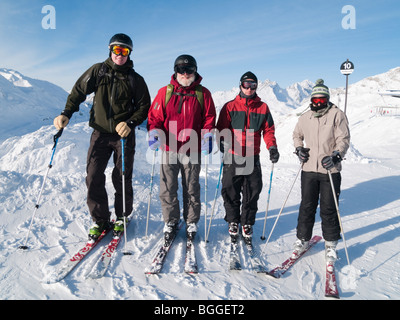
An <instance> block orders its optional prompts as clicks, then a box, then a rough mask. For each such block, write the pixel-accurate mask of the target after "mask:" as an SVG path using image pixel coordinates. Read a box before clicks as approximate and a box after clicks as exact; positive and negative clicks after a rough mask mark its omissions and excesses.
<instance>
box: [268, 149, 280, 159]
mask: <svg viewBox="0 0 400 320" xmlns="http://www.w3.org/2000/svg"><path fill="white" fill-rule="evenodd" d="M269 160H271V162H272V163H277V162H278V160H279V152H278V148H277V147H275V146H272V147H271V148H269Z"/></svg>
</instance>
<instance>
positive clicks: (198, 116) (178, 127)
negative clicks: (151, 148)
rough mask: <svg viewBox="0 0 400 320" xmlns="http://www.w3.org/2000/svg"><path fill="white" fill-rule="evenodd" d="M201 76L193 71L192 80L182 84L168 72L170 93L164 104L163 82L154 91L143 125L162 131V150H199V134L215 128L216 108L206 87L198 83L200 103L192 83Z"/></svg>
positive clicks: (201, 135)
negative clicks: (190, 82) (200, 95)
mask: <svg viewBox="0 0 400 320" xmlns="http://www.w3.org/2000/svg"><path fill="white" fill-rule="evenodd" d="M201 80H202V77H201V76H200V75H199V74H196V80H195V81H194V82H193V83H192V84H191V85H190V86H189V87H182V86H181V85H180V84H179V83H178V82H177V81H176V79H175V76H174V75H172V77H171V82H170V83H171V84H172V85H173V86H174V90H173V92H174V94H172V95H171V98H170V100H169V101H168V103H167V106H166V105H165V100H166V93H167V86H165V87H163V88H161V89H160V90H159V91H158V93H157V96H156V97H155V99H154V101H153V103H152V105H151V107H150V109H149V114H148V120H147V129H148V131H151V130H153V129H158V130H159V131H160V130H161V131H162V132H163V133H164V134H165V136H163V137H161V141H162V145H163V146H162V148H163V149H164V150H166V151H174V152H184V153H190V152H191V151H192V152H200V144H201V138H202V137H203V136H204V134H205V133H207V132H210V131H212V130H213V129H215V118H216V111H215V106H214V101H213V99H212V96H211V93H210V91H209V90H208V89H207V88H205V87H202V92H203V101H204V104H203V107H202V106H201V105H200V102H199V100H198V98H197V96H196V87H197V86H198V85H199V84H200V82H201ZM183 146H184V148H182V147H183Z"/></svg>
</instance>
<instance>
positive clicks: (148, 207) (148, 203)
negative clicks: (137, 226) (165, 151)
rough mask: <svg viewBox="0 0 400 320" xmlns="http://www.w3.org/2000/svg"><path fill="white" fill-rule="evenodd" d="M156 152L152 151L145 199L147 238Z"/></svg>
mask: <svg viewBox="0 0 400 320" xmlns="http://www.w3.org/2000/svg"><path fill="white" fill-rule="evenodd" d="M156 153H157V150H154V153H153V164H152V166H151V178H150V191H149V198H148V199H147V201H148V202H147V219H146V238H147V230H148V228H149V216H150V203H151V192H152V190H153V179H154V167H155V164H156Z"/></svg>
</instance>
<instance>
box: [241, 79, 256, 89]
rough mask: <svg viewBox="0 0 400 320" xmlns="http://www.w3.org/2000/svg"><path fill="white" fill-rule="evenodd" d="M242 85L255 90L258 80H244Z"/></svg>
mask: <svg viewBox="0 0 400 320" xmlns="http://www.w3.org/2000/svg"><path fill="white" fill-rule="evenodd" d="M242 87H243V88H244V89H251V90H255V89H257V82H254V81H243V82H242Z"/></svg>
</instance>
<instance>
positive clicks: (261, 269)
mask: <svg viewBox="0 0 400 320" xmlns="http://www.w3.org/2000/svg"><path fill="white" fill-rule="evenodd" d="M243 241H244V245H245V247H246V249H247V253H248V255H249V259H250V264H251V268H252V269H253V271H255V272H256V273H265V272H267V270H266V269H265V266H264V263H263V262H262V261H261V258H260V255H259V253H258V252H257V250H256V249H255V248H254V246H253V243H252V242H251V241H246V239H244V238H243Z"/></svg>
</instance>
